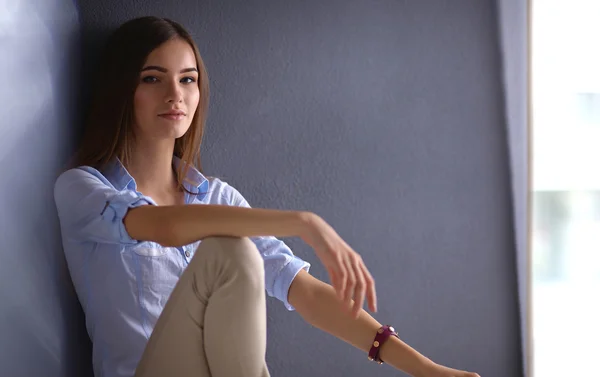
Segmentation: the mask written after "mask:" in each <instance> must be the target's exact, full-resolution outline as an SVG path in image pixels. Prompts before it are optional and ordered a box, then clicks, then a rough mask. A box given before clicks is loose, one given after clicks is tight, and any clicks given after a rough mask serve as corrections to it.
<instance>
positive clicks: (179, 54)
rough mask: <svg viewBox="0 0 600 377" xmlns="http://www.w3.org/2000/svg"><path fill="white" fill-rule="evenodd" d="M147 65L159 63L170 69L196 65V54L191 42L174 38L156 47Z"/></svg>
mask: <svg viewBox="0 0 600 377" xmlns="http://www.w3.org/2000/svg"><path fill="white" fill-rule="evenodd" d="M145 65H159V66H162V67H165V68H167V69H169V70H170V69H173V70H178V69H182V68H189V67H196V56H195V55H194V50H193V49H192V46H190V45H189V43H187V42H186V41H184V40H182V39H172V40H169V41H167V42H165V43H163V44H162V45H160V46H158V47H157V48H155V49H154V50H153V51H152V52H151V53H150V54H149V55H148V58H147V59H146V63H145Z"/></svg>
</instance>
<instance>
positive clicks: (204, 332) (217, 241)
mask: <svg viewBox="0 0 600 377" xmlns="http://www.w3.org/2000/svg"><path fill="white" fill-rule="evenodd" d="M266 326H267V325H266V302H265V287H264V265H263V260H262V257H261V256H260V254H259V252H258V250H257V249H256V246H255V245H254V243H253V242H252V241H251V240H250V239H248V238H233V237H209V238H206V239H204V240H203V241H202V242H201V243H200V246H199V247H198V249H197V250H196V253H195V255H194V257H193V258H192V261H191V262H190V264H189V266H188V267H187V268H186V270H185V272H184V273H183V275H182V276H181V278H180V279H179V282H178V283H177V285H176V286H175V289H174V290H173V292H172V293H171V296H170V297H169V300H168V301H167V304H166V305H165V308H164V310H163V312H162V313H161V315H160V317H159V319H158V322H157V323H156V326H155V327H154V331H153V332H152V335H151V336H150V340H149V341H148V344H147V346H146V349H145V351H144V354H143V356H142V359H141V361H140V363H139V365H138V367H137V370H136V374H135V376H136V377H188V376H189V377H191V376H194V377H268V376H269V371H268V369H267V364H266V362H265V352H266V334H267V331H266Z"/></svg>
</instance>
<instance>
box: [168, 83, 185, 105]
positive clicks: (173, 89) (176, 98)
mask: <svg viewBox="0 0 600 377" xmlns="http://www.w3.org/2000/svg"><path fill="white" fill-rule="evenodd" d="M166 102H167V103H179V102H183V92H182V90H181V88H180V87H179V83H171V84H169V86H168V88H167V95H166Z"/></svg>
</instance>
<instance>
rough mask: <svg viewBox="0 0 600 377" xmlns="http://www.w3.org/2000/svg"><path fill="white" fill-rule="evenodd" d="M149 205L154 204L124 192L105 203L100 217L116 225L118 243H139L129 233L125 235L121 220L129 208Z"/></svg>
mask: <svg viewBox="0 0 600 377" xmlns="http://www.w3.org/2000/svg"><path fill="white" fill-rule="evenodd" d="M151 204H155V203H154V202H153V200H152V199H150V198H148V197H145V196H138V195H137V194H136V193H134V192H131V191H126V192H124V193H121V194H120V195H119V196H116V197H115V198H113V199H112V200H109V201H107V202H106V207H105V208H104V211H102V214H101V215H102V218H103V219H104V220H107V221H110V222H113V223H115V222H116V223H117V226H118V229H119V241H120V242H122V243H127V244H136V243H138V242H139V241H138V240H135V239H133V238H131V236H130V235H129V233H127V229H125V224H124V223H123V219H124V218H125V215H126V214H127V211H128V210H129V209H130V208H136V207H139V206H142V205H151Z"/></svg>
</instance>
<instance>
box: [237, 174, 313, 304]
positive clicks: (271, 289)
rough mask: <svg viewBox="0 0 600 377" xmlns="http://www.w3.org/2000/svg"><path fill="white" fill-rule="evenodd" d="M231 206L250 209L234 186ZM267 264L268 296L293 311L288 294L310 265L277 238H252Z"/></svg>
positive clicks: (266, 282) (266, 284)
mask: <svg viewBox="0 0 600 377" xmlns="http://www.w3.org/2000/svg"><path fill="white" fill-rule="evenodd" d="M229 187H230V189H231V197H230V199H229V200H230V205H235V206H238V207H247V208H250V204H248V201H246V199H245V198H244V197H243V196H242V195H241V194H240V193H239V191H237V190H236V189H235V188H233V187H232V186H229ZM250 239H251V240H252V241H254V243H255V245H256V248H257V249H258V251H259V252H260V253H261V255H262V257H263V260H264V262H265V288H266V290H267V294H268V295H269V296H271V297H275V298H277V299H278V300H279V301H281V302H283V304H284V305H285V307H286V308H287V309H288V310H290V311H292V310H294V307H293V306H292V305H291V304H290V303H289V302H288V292H289V289H290V285H291V284H292V281H293V280H294V278H295V277H296V275H297V274H298V273H299V272H300V270H305V271H308V270H309V268H310V264H309V263H308V262H305V261H304V260H302V259H300V258H298V257H297V256H295V255H294V253H293V252H292V250H291V249H290V248H289V246H287V245H286V244H285V242H283V241H281V240H279V239H278V238H276V237H271V236H265V237H251V238H250Z"/></svg>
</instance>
